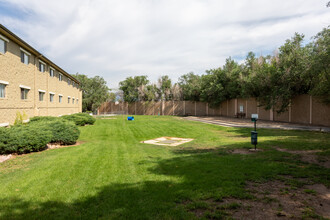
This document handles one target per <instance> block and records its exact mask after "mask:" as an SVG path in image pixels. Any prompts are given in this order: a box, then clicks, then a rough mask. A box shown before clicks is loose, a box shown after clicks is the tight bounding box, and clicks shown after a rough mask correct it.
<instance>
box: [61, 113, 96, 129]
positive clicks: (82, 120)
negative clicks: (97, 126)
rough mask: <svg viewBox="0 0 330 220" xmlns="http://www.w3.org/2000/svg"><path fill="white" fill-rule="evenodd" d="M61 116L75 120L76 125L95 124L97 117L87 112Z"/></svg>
mask: <svg viewBox="0 0 330 220" xmlns="http://www.w3.org/2000/svg"><path fill="white" fill-rule="evenodd" d="M61 118H63V119H65V120H69V121H73V122H74V123H75V124H76V125H79V126H84V125H86V124H91V125H92V124H94V123H95V121H96V119H95V118H94V117H93V116H91V115H89V114H86V113H76V114H72V115H63V116H61Z"/></svg>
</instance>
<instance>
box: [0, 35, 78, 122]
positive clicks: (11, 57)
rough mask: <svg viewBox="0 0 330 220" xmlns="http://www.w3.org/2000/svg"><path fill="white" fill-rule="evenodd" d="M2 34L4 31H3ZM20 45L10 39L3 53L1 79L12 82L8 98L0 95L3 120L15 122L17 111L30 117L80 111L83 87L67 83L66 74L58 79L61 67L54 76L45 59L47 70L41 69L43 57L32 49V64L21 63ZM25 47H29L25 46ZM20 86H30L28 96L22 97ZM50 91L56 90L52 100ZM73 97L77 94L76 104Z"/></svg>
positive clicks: (0, 61)
mask: <svg viewBox="0 0 330 220" xmlns="http://www.w3.org/2000/svg"><path fill="white" fill-rule="evenodd" d="M1 34H2V35H3V33H1ZM20 48H21V47H20V46H19V45H18V44H17V43H15V42H13V41H12V40H9V42H7V51H6V52H5V54H2V53H0V80H1V81H5V82H8V83H9V84H8V85H7V86H6V88H5V93H6V95H5V98H0V124H3V123H9V124H13V123H14V121H15V118H16V114H17V113H18V112H20V113H21V114H23V113H25V114H26V115H27V116H28V118H30V117H33V116H46V115H50V116H59V115H65V114H72V113H77V112H81V110H82V104H81V103H82V92H81V91H80V89H78V88H77V87H73V86H72V84H71V85H68V83H67V81H68V77H66V76H65V75H64V74H63V81H59V79H58V76H59V71H57V70H56V68H55V77H50V75H49V65H48V63H46V62H45V61H44V62H45V63H46V71H45V72H40V71H39V59H42V58H38V57H36V56H35V55H34V54H33V53H32V52H31V55H30V56H29V57H30V58H29V64H28V65H26V64H24V63H22V62H21V57H20V56H21V49H20ZM23 49H25V50H27V49H26V48H23ZM27 51H28V50H27ZM28 52H30V51H28ZM71 82H72V81H71ZM20 86H26V87H30V88H31V89H30V90H29V92H28V97H27V99H26V100H22V99H21V97H20V96H21V88H20ZM38 90H44V91H45V94H44V100H43V101H39V91H38ZM49 92H53V93H55V95H54V102H52V103H51V102H50V101H49V96H50V95H49ZM59 94H62V95H63V98H62V103H59V97H58V96H59ZM68 96H70V97H71V103H68V102H67V98H68ZM72 97H74V98H75V103H74V104H73V103H72ZM77 98H78V100H79V102H78V103H77Z"/></svg>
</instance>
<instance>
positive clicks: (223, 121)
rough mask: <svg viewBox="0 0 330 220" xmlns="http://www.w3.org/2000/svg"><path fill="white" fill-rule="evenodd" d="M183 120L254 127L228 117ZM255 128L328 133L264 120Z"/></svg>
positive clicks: (249, 123) (299, 125)
mask: <svg viewBox="0 0 330 220" xmlns="http://www.w3.org/2000/svg"><path fill="white" fill-rule="evenodd" d="M183 119H186V120H190V121H199V122H203V123H207V124H215V125H221V126H224V127H240V128H253V127H254V123H253V122H252V121H251V119H240V118H229V117H196V116H189V117H183ZM257 128H271V129H285V130H307V131H322V132H330V127H322V126H309V125H301V124H291V123H285V122H273V121H264V120H258V121H257Z"/></svg>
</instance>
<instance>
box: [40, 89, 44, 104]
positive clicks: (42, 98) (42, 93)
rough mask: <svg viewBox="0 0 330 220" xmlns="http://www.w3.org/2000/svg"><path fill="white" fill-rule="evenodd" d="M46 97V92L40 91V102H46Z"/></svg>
mask: <svg viewBox="0 0 330 220" xmlns="http://www.w3.org/2000/svg"><path fill="white" fill-rule="evenodd" d="M44 95H45V93H44V92H40V91H39V101H40V102H42V101H44Z"/></svg>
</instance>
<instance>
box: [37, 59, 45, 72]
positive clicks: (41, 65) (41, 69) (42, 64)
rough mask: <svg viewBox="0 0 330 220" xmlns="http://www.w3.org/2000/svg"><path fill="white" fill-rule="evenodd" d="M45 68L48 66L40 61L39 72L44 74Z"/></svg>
mask: <svg viewBox="0 0 330 220" xmlns="http://www.w3.org/2000/svg"><path fill="white" fill-rule="evenodd" d="M45 68H46V64H45V63H44V62H42V61H41V60H39V71H40V72H42V73H43V72H45Z"/></svg>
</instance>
